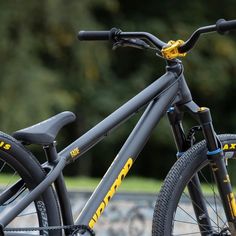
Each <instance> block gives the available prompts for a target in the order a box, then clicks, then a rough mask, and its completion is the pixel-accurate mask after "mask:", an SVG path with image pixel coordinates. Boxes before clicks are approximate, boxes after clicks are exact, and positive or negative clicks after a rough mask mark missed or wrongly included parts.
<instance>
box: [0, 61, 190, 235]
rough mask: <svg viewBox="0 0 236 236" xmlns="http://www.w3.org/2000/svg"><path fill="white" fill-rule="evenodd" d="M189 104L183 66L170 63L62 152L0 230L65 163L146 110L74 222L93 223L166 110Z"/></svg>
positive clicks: (40, 190)
mask: <svg viewBox="0 0 236 236" xmlns="http://www.w3.org/2000/svg"><path fill="white" fill-rule="evenodd" d="M191 100H192V97H191V94H190V91H189V89H188V86H187V84H186V82H185V79H184V76H183V73H182V64H181V63H180V62H179V61H175V63H173V62H172V64H171V65H169V66H167V70H166V73H165V74H164V75H163V76H161V77H160V78H159V79H157V80H156V81H155V82H153V83H152V84H151V85H149V86H148V87H147V88H145V89H144V90H143V91H141V92H140V93H139V94H138V95H136V96H135V97H133V98H132V99H131V100H129V101H128V102H127V103H125V104H124V105H123V106H121V107H120V108H119V109H117V110H116V111H114V112H113V113H112V114H111V115H109V116H108V117H107V118H105V119H104V120H103V121H101V122H100V123H98V124H97V125H96V126H95V127H93V128H92V129H91V130H89V131H88V132H86V133H85V134H84V135H82V136H81V137H80V138H78V139H77V140H76V141H74V142H73V143H72V144H70V145H69V146H68V147H66V148H65V149H64V150H62V151H61V152H60V153H59V154H58V163H57V165H56V166H55V168H53V169H52V171H51V172H50V173H49V174H48V176H47V177H46V178H45V180H43V181H42V182H41V183H40V184H39V185H38V186H37V187H36V188H35V189H33V190H32V191H31V192H30V193H29V194H28V195H27V196H25V197H24V198H22V199H21V200H20V201H19V202H18V204H17V205H16V206H14V209H10V210H9V211H8V212H6V214H2V215H3V216H2V217H1V218H0V224H1V225H2V226H3V228H4V227H5V226H6V225H8V224H9V223H10V222H11V221H12V220H13V219H14V218H15V217H16V216H17V215H18V214H19V213H20V212H21V211H23V210H24V209H25V208H26V207H27V206H28V205H29V204H30V203H31V202H32V201H34V199H36V198H37V196H39V195H40V194H42V193H43V192H44V191H45V190H46V188H47V187H48V186H49V185H50V184H51V183H53V182H54V181H55V180H56V179H57V178H58V176H59V175H60V174H61V171H62V170H63V168H64V167H65V166H66V165H67V164H68V163H70V162H73V161H75V160H76V159H77V158H79V157H80V156H81V155H82V154H83V153H85V152H87V151H88V150H89V149H90V148H91V147H92V146H94V145H95V144H96V143H98V142H99V141H101V140H102V139H103V138H104V137H106V136H107V135H108V134H109V133H110V132H111V131H112V130H113V129H114V128H116V127H118V126H119V125H120V124H122V123H123V122H124V121H126V120H127V119H128V118H130V117H131V116H132V115H134V114H136V113H137V112H138V111H139V110H140V109H141V108H143V107H145V106H147V108H146V109H145V111H144V113H143V114H142V116H141V118H140V119H139V121H138V123H137V124H136V126H135V128H134V129H133V131H132V132H131V134H130V135H129V137H128V139H127V140H126V142H125V144H124V145H123V147H122V148H121V150H120V152H119V153H118V155H117V156H116V158H115V160H114V161H113V163H112V164H111V166H110V168H109V169H108V171H107V172H106V174H105V175H104V177H103V179H102V180H101V182H100V184H99V185H98V187H97V188H96V190H95V191H94V192H93V194H92V196H91V198H90V199H89V200H88V202H87V204H86V206H85V207H84V209H83V210H82V212H81V214H80V216H79V217H78V219H77V220H76V222H75V224H77V225H89V222H90V221H91V220H92V218H93V216H94V214H95V213H96V211H97V210H98V208H99V206H100V204H101V203H102V202H103V200H104V198H105V196H106V195H107V193H108V192H109V190H110V189H111V186H112V185H113V184H114V182H115V181H116V179H117V178H118V175H119V174H120V173H121V171H122V169H123V168H124V165H125V163H127V161H128V160H129V158H131V159H132V161H133V162H134V161H135V160H136V158H137V156H138V154H139V153H140V151H141V150H142V148H143V147H144V145H145V143H146V142H147V140H148V138H149V136H150V134H151V132H152V130H153V129H154V127H155V126H156V125H157V123H158V122H159V121H160V119H161V117H162V116H163V115H164V114H165V113H166V112H167V110H168V108H170V107H171V106H172V105H174V104H185V103H187V102H189V101H191ZM74 150H78V151H79V152H78V153H77V155H74V154H73V155H72V153H73V151H74ZM105 206H106V204H105ZM62 214H63V213H62ZM98 217H99V215H98ZM95 222H96V220H95ZM85 235H86V234H85Z"/></svg>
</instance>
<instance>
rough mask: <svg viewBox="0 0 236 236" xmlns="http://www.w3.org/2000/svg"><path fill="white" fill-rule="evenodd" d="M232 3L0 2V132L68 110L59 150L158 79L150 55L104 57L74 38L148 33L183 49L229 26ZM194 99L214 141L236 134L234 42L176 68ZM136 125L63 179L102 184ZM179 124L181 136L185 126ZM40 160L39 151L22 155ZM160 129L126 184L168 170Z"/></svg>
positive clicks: (108, 53)
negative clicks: (223, 23)
mask: <svg viewBox="0 0 236 236" xmlns="http://www.w3.org/2000/svg"><path fill="white" fill-rule="evenodd" d="M235 10H236V2H235V0H225V1H213V0H209V1H204V0H198V1H187V0H182V1H176V0H171V1H156V0H148V1H134V0H129V1H126V0H79V1H78V0H70V1H66V0H41V1H36V0H32V1H18V0H11V1H0V22H1V23H0V72H1V79H0V129H1V130H2V131H4V132H7V133H11V132H13V131H15V130H18V129H21V128H24V127H26V126H30V125H32V124H34V123H36V122H39V121H41V120H43V119H46V118H48V117H50V116H53V115H55V114H57V113H59V112H61V111H64V110H70V111H73V112H74V113H75V114H76V115H77V121H76V122H74V123H73V124H71V125H69V126H67V127H66V128H64V129H63V130H62V131H61V132H60V134H59V136H58V150H61V149H63V147H65V146H66V145H68V144H69V143H70V142H72V141H73V140H75V139H76V138H77V137H79V136H80V135H82V134H83V133H84V132H86V131H87V130H88V129H89V128H91V127H92V126H93V125H95V124H96V123H97V122H99V121H100V120H102V119H103V118H105V117H106V116H107V115H109V114H110V113H111V112H112V111H114V110H115V109H116V108H117V107H119V106H120V105H121V104H123V103H124V102H125V101H127V100H128V99H130V98H132V96H134V95H135V94H136V93H138V92H139V91H141V90H142V89H143V88H145V87H146V86H147V85H149V84H150V83H151V82H153V81H154V80H155V79H156V78H158V77H159V76H161V75H162V74H163V73H164V71H165V62H164V61H163V60H162V59H160V58H158V57H157V56H155V54H154V53H152V52H146V51H141V50H138V49H125V48H123V49H118V50H116V51H112V50H111V44H110V43H109V42H79V41H77V39H76V34H77V32H78V31H79V30H109V29H111V28H112V27H117V28H120V29H122V30H123V31H147V32H150V33H152V34H155V35H157V36H158V37H159V38H160V39H162V40H164V41H169V40H171V39H172V40H176V39H183V40H185V39H186V38H188V37H189V36H190V34H191V33H192V32H193V31H194V30H195V29H196V28H198V27H200V26H204V25H208V24H214V23H215V22H216V21H217V20H218V19H219V18H225V19H227V20H230V19H235ZM183 63H184V66H185V77H186V80H187V82H188V84H189V86H190V88H191V90H192V93H193V98H194V100H195V102H197V103H198V104H199V105H201V106H208V107H210V108H211V111H212V115H213V117H214V124H215V129H216V131H217V133H227V132H236V108H235V106H234V104H235V103H236V34H235V33H230V34H229V35H226V36H221V35H218V34H216V33H215V34H210V35H207V36H206V35H205V36H203V37H202V38H201V40H200V41H199V43H198V44H197V46H196V47H195V48H194V50H192V51H191V52H190V53H189V54H188V56H187V57H186V58H184V59H183ZM139 116H140V115H138V116H137V117H133V118H132V119H131V120H130V121H128V122H127V123H126V124H124V125H122V126H120V127H119V128H118V129H117V130H116V132H115V133H114V134H111V135H110V136H109V138H107V139H105V140H104V141H103V142H101V143H100V144H99V145H97V146H96V147H95V148H93V149H92V150H91V151H89V153H88V154H86V155H85V156H84V157H83V158H81V159H80V160H79V161H77V162H75V163H74V164H73V165H70V166H68V167H67V168H66V170H65V174H66V175H70V176H75V175H81V176H82V175H83V176H92V177H99V176H102V175H103V174H104V172H105V170H106V168H107V167H108V165H109V164H110V163H111V161H112V160H113V158H114V157H115V156H116V154H117V153H118V151H119V149H120V148H121V146H122V144H123V143H124V141H125V139H126V137H127V136H128V134H129V132H130V131H131V130H132V128H133V127H134V125H135V122H136V121H137V120H138V118H139ZM191 124H192V123H191V121H190V120H187V123H186V127H189V126H190V125H191ZM31 148H32V151H33V152H35V154H36V155H37V156H39V158H41V157H40V156H42V153H41V152H40V150H39V149H38V148H36V147H31ZM175 152H176V150H175V144H174V142H173V140H172V134H171V130H170V128H169V125H168V122H167V119H166V118H164V119H163V120H162V121H161V123H160V125H159V126H158V129H155V130H154V132H153V135H152V137H151V139H150V141H149V142H148V144H147V145H146V147H145V149H144V150H143V152H142V153H141V154H140V158H139V159H138V162H137V163H135V165H134V168H133V169H132V170H131V173H130V175H136V176H144V177H151V178H155V179H161V178H163V177H164V176H165V175H166V173H167V171H168V170H169V168H170V166H171V164H172V163H173V162H174V161H175Z"/></svg>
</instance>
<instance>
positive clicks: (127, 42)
mask: <svg viewBox="0 0 236 236" xmlns="http://www.w3.org/2000/svg"><path fill="white" fill-rule="evenodd" d="M119 47H133V48H138V49H149V48H150V45H148V44H147V43H146V42H144V41H143V40H141V39H121V40H119V41H117V42H115V43H114V44H113V46H112V50H116V49H117V48H119Z"/></svg>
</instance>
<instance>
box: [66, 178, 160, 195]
mask: <svg viewBox="0 0 236 236" xmlns="http://www.w3.org/2000/svg"><path fill="white" fill-rule="evenodd" d="M99 182H100V179H96V178H87V177H66V185H67V186H68V189H84V190H93V189H95V188H96V186H97V185H98V184H99ZM161 183H162V182H161V181H158V180H154V179H149V178H141V177H127V178H125V179H124V180H123V181H122V184H121V186H120V187H119V191H125V192H144V193H147V192H150V193H157V192H158V191H159V190H160V187H161Z"/></svg>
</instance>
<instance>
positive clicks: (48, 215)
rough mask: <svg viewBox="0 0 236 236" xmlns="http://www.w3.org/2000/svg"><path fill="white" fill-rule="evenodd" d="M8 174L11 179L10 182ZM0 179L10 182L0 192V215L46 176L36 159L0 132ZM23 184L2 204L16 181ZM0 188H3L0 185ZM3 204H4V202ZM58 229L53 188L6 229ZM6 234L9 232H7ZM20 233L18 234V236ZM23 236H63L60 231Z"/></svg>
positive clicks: (58, 222)
mask: <svg viewBox="0 0 236 236" xmlns="http://www.w3.org/2000/svg"><path fill="white" fill-rule="evenodd" d="M10 171H12V172H11V173H13V175H12V177H10V178H9V175H10ZM0 175H2V176H4V175H6V176H7V178H8V179H9V180H7V181H8V182H7V183H5V185H6V186H4V187H1V190H0V199H1V205H0V215H1V212H5V211H6V210H7V209H9V208H12V207H14V206H15V205H16V204H17V202H18V201H19V199H20V198H21V197H22V196H23V195H24V194H27V191H29V190H31V189H33V188H34V187H35V186H37V185H38V184H39V183H40V182H41V181H42V180H43V179H44V178H45V176H46V172H45V171H44V170H43V168H42V167H41V165H40V164H39V162H38V161H37V160H36V158H35V157H34V156H33V155H32V154H31V153H30V152H29V151H28V150H27V149H26V148H25V147H24V146H23V145H22V144H21V143H19V142H18V141H17V140H15V139H14V138H12V137H11V136H9V135H6V134H4V133H2V132H0ZM22 180H23V182H24V187H21V188H20V189H18V191H17V192H16V193H14V195H13V196H11V197H10V199H7V200H6V199H4V200H3V197H2V196H3V194H2V193H3V191H5V190H7V189H9V188H10V186H12V185H14V184H15V183H16V182H18V181H22ZM1 186H2V184H1ZM3 201H4V202H3ZM56 225H57V226H58V225H61V220H60V211H59V207H58V203H57V198H56V195H55V192H54V190H53V188H52V187H49V188H48V189H47V190H46V191H45V192H44V193H43V194H42V196H40V197H39V198H38V199H36V200H35V201H34V203H31V204H30V206H28V207H27V208H26V209H25V210H24V211H23V212H22V213H20V214H19V215H18V216H17V217H16V218H15V219H14V220H13V221H12V222H10V224H9V225H7V226H6V228H20V227H44V226H56ZM7 233H8V234H9V233H10V232H7ZM18 233H19V232H18ZM21 233H23V234H24V235H27V233H28V234H36V235H50V236H58V235H62V233H61V230H54V231H41V232H39V231H35V232H21Z"/></svg>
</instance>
